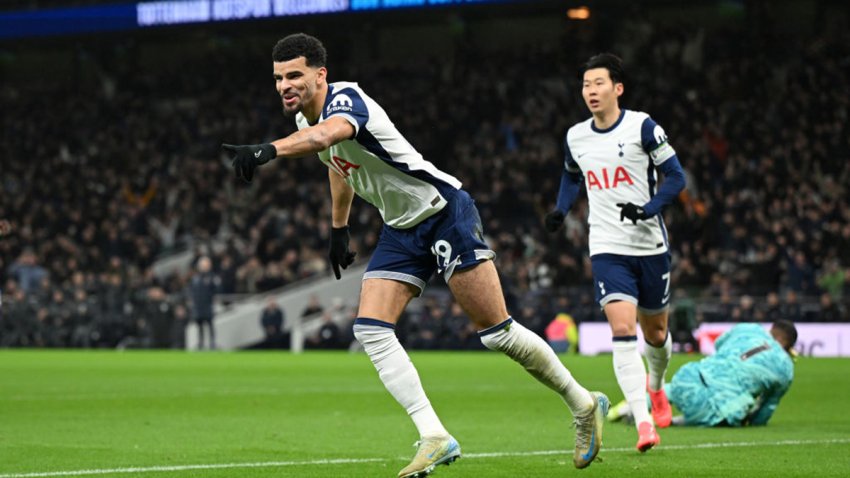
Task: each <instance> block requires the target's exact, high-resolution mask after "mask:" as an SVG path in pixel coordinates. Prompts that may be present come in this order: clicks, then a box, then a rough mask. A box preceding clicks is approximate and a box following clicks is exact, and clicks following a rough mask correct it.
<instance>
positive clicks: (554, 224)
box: [543, 209, 565, 232]
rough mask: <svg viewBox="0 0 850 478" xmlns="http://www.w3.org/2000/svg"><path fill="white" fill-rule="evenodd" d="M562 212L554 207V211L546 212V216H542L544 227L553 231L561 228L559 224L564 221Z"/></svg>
mask: <svg viewBox="0 0 850 478" xmlns="http://www.w3.org/2000/svg"><path fill="white" fill-rule="evenodd" d="M564 217H565V216H564V213H562V212H561V211H559V210H557V209H555V210H554V211H552V212H550V213H548V214H546V217H544V218H543V225H544V226H545V227H546V230H547V231H549V232H555V231H557V230H558V229H560V228H561V224H563V223H564Z"/></svg>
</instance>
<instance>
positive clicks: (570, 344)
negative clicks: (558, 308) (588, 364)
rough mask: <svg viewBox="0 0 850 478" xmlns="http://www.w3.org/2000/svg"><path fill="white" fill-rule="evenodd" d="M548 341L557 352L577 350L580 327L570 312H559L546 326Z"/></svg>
mask: <svg viewBox="0 0 850 478" xmlns="http://www.w3.org/2000/svg"><path fill="white" fill-rule="evenodd" d="M546 341H547V342H549V346H550V347H552V350H554V351H555V353H559V354H563V353H567V352H570V351H573V352H575V351H576V349H577V347H578V329H577V328H576V323H575V321H574V320H573V317H572V316H571V315H570V314H566V313H563V312H561V313H559V314H558V315H556V316H555V318H554V319H552V321H551V322H549V325H547V326H546Z"/></svg>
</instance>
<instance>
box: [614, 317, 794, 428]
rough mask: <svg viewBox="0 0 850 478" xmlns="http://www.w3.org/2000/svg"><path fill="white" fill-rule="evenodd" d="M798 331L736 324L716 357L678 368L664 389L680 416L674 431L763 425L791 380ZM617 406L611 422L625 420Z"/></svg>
mask: <svg viewBox="0 0 850 478" xmlns="http://www.w3.org/2000/svg"><path fill="white" fill-rule="evenodd" d="M795 342H797V329H796V328H795V327H794V324H793V323H792V322H791V321H788V320H777V321H776V322H774V323H773V326H772V327H771V329H770V332H769V333H768V331H766V330H765V329H764V328H763V327H762V326H760V325H758V324H738V325H736V326H735V327H733V328H732V329H730V330H729V331H728V332H726V333H725V334H723V335H721V336H720V337H719V338H718V339H717V342H716V343H715V347H716V352H715V354H714V355H712V356H709V357H706V358H704V359H702V360H700V361H698V362H690V363H687V364H685V365H684V366H682V368H680V369H679V370H678V371H677V372H676V373H675V374H674V375H673V380H672V381H671V382H670V383H667V384H666V385H665V386H664V389H665V390H666V392H667V398H668V399H669V400H670V403H672V404H673V405H675V406H676V408H678V409H679V411H681V412H682V415H681V416H678V417H674V418H673V424H674V425H697V426H733V427H739V426H744V425H764V424H766V423H767V421H768V420H770V417H771V415H773V412H774V411H775V410H776V406H777V405H779V400H780V399H781V398H782V396H783V395H784V394H785V392H787V391H788V388H789V387H790V386H791V380H792V379H793V378H794V362H793V360H792V356H793V353H794V352H793V349H792V347H793V346H794V343H795ZM630 416H631V411H630V410H629V405H628V403H626V402H625V401H623V402H620V403H619V404H618V405H617V406H615V407H613V408H612V409H611V411H610V412H609V413H608V419H609V420H610V421H617V420H622V419H628V418H629V417H630Z"/></svg>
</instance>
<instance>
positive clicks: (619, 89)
mask: <svg viewBox="0 0 850 478" xmlns="http://www.w3.org/2000/svg"><path fill="white" fill-rule="evenodd" d="M614 93H617V96H623V84H622V83H614Z"/></svg>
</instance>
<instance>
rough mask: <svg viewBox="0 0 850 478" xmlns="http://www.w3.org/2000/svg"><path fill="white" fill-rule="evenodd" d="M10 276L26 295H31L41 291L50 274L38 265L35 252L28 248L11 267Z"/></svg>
mask: <svg viewBox="0 0 850 478" xmlns="http://www.w3.org/2000/svg"><path fill="white" fill-rule="evenodd" d="M8 274H9V277H11V278H12V279H14V280H15V281H16V282H17V283H18V286H19V287H20V288H21V289H23V291H24V292H25V293H27V294H31V293H35V292H38V291H39V288H40V287H41V283H42V281H43V280H44V278H46V277H47V274H48V273H47V269H45V268H44V267H41V266H40V265H38V264H37V259H36V257H35V252H34V251H33V250H32V249H31V248H29V247H28V248H26V249H24V251H23V252H22V253H21V256H20V257H18V260H17V261H15V262H13V263H12V265H11V266H10V267H9V271H8Z"/></svg>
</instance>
